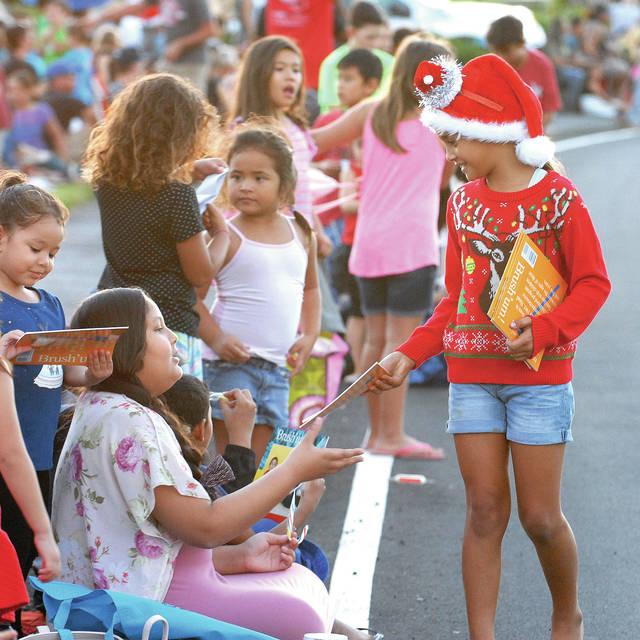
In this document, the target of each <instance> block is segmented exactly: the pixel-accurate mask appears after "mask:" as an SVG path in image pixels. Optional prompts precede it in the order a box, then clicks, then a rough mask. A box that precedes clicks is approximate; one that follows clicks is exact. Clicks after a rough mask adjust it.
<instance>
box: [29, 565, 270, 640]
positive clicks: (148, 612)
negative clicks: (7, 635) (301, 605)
mask: <svg viewBox="0 0 640 640" xmlns="http://www.w3.org/2000/svg"><path fill="white" fill-rule="evenodd" d="M30 580H31V584H32V585H33V587H34V588H35V589H37V590H38V591H42V593H43V600H44V606H45V607H46V609H47V616H48V618H49V620H51V621H53V626H54V629H55V630H56V631H60V630H64V629H69V630H71V631H101V632H106V634H107V635H106V640H113V634H114V633H116V634H117V635H120V636H126V637H127V638H130V640H139V638H141V637H142V629H143V627H144V624H145V622H146V621H147V620H148V618H150V617H151V616H154V615H160V616H162V617H163V618H164V619H165V620H166V621H167V622H168V623H169V638H170V639H175V638H200V640H274V638H272V637H271V636H266V635H264V634H263V633H258V632H257V631H251V630H250V629H243V628H242V627H237V626H235V625H233V624H228V623H226V622H220V621H219V620H215V619H213V618H209V617H207V616H203V615H201V614H199V613H193V612H192V611H186V610H184V609H179V608H178V607H173V606H171V605H169V604H164V603H162V602H156V601H155V600H149V599H148V598H141V597H139V596H133V595H129V594H127V593H120V592H118V591H112V590H110V589H96V590H95V591H92V590H91V589H88V588H87V587H83V586H81V585H77V584H71V583H69V582H59V581H53V582H41V581H40V580H38V579H37V578H34V577H31V578H30ZM161 636H162V627H161V626H160V625H155V626H154V627H153V628H152V630H151V634H150V636H149V640H160V639H161ZM61 637H62V634H61Z"/></svg>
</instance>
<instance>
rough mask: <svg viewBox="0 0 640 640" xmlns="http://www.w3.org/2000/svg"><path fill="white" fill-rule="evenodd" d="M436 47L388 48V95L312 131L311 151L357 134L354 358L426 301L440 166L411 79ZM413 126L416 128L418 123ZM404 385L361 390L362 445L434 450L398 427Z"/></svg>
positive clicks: (383, 350)
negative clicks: (358, 348) (360, 332)
mask: <svg viewBox="0 0 640 640" xmlns="http://www.w3.org/2000/svg"><path fill="white" fill-rule="evenodd" d="M449 55H450V52H449V51H448V50H447V49H446V48H445V47H444V46H442V45H440V44H438V43H435V42H432V41H429V40H426V39H425V38H424V37H423V36H420V35H416V36H411V37H409V38H406V39H405V40H404V41H403V43H402V45H401V47H400V49H399V50H398V52H397V54H396V61H395V65H394V69H393V76H392V78H391V84H390V88H389V94H388V95H387V96H386V97H385V98H383V99H382V100H381V101H380V102H378V103H372V102H365V103H360V104H358V105H356V106H355V107H353V108H351V109H350V110H349V111H347V112H346V113H345V115H344V116H342V117H341V118H340V119H338V120H336V121H334V122H332V123H331V124H329V125H327V126H325V127H322V128H320V129H314V130H312V135H313V137H314V139H315V141H316V144H317V145H318V148H319V150H320V151H323V150H324V149H326V148H329V147H333V146H336V145H337V144H344V143H346V142H348V141H349V140H352V139H355V138H358V137H360V136H362V137H363V158H362V160H363V162H362V185H361V189H360V206H359V209H358V224H357V225H356V231H355V236H354V240H353V249H352V252H351V257H350V260H349V270H350V272H351V273H353V274H354V275H355V276H357V280H358V288H359V290H360V298H361V303H362V311H363V314H364V320H365V343H364V348H363V353H362V365H363V367H365V368H366V367H368V366H369V365H370V364H372V363H374V362H376V361H378V360H380V359H381V358H382V357H383V356H384V355H386V354H387V353H390V352H391V351H392V350H393V349H394V348H395V346H394V342H393V340H394V336H395V337H397V338H402V339H406V338H407V337H408V336H409V335H410V334H411V332H412V331H413V330H414V329H415V328H416V327H417V326H419V325H420V324H422V322H423V320H424V316H425V314H426V312H427V311H428V310H429V308H430V306H431V299H432V295H433V276H434V271H435V268H436V266H437V265H438V262H439V254H438V235H437V219H438V206H439V195H440V187H441V185H443V184H446V183H447V182H448V179H449V175H450V171H451V169H450V167H449V166H448V165H446V163H445V154H444V150H443V149H442V146H441V145H440V143H439V141H438V138H437V136H436V134H435V133H433V132H431V131H429V130H427V129H425V128H424V127H422V125H421V124H420V120H419V115H420V111H419V105H418V98H417V96H416V94H415V92H414V83H413V77H414V75H415V72H416V69H417V68H418V65H419V64H420V62H422V61H423V60H429V59H431V58H434V57H437V56H449ZM421 127H422V129H421ZM406 391H407V387H406V384H405V385H403V386H402V387H399V388H398V389H396V390H395V391H393V392H392V393H390V394H385V395H383V396H373V395H372V394H369V395H368V397H367V400H368V404H369V433H368V435H367V437H366V438H365V443H364V445H365V447H366V448H367V449H368V450H369V451H370V452H371V453H379V454H387V455H394V456H397V457H406V458H422V459H433V458H442V457H443V453H442V450H441V449H436V448H434V447H432V446H431V445H429V444H428V443H426V442H421V441H420V440H418V439H416V438H413V437H411V436H409V435H408V434H407V433H406V432H405V429H404V402H405V397H406Z"/></svg>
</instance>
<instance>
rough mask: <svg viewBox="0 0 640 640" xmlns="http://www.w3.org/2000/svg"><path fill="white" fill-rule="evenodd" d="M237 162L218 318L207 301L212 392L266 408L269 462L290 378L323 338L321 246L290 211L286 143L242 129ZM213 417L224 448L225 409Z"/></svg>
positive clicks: (204, 332)
mask: <svg viewBox="0 0 640 640" xmlns="http://www.w3.org/2000/svg"><path fill="white" fill-rule="evenodd" d="M227 160H228V163H229V175H228V177H227V190H228V196H229V200H230V203H231V205H232V206H233V207H234V208H235V209H236V210H237V211H238V214H237V215H236V216H234V217H233V218H232V219H231V220H230V221H229V230H228V231H227V232H228V233H230V234H231V235H230V241H229V249H228V251H227V254H226V256H225V259H224V262H223V266H222V268H221V269H220V271H219V273H218V276H217V278H216V286H217V300H216V302H215V304H214V306H213V308H212V310H211V313H209V312H208V311H207V310H206V307H204V303H203V302H202V300H200V302H199V304H198V310H199V313H200V315H201V324H200V335H201V337H202V339H203V340H204V342H205V343H206V345H207V347H208V348H209V350H207V349H206V348H205V353H204V375H205V381H206V382H207V384H208V385H209V387H210V388H211V389H215V390H219V391H224V390H227V389H231V388H243V389H249V391H251V395H252V396H253V399H254V401H255V403H256V407H257V416H256V425H255V427H254V429H253V436H252V443H251V445H252V446H251V448H252V449H253V450H254V451H255V453H256V456H257V459H258V460H260V459H261V457H262V454H263V453H264V450H265V448H266V446H267V443H268V442H269V439H270V438H271V435H272V432H273V428H274V427H276V426H283V425H287V424H288V397H289V378H290V376H295V375H296V374H297V373H299V372H300V371H302V369H303V367H304V365H305V363H306V361H307V359H308V358H309V355H310V354H311V349H312V347H313V344H314V342H315V341H316V338H317V337H318V334H319V332H320V293H319V290H318V274H317V259H316V243H315V238H314V235H313V234H312V232H311V228H310V226H309V224H308V223H307V222H306V220H305V219H304V217H303V216H301V215H300V214H298V213H295V214H294V218H293V219H292V218H290V217H288V216H285V215H283V214H282V213H280V209H281V208H286V207H288V205H289V204H290V202H291V200H292V195H293V190H294V188H295V169H294V167H293V160H292V153H291V149H290V148H289V146H288V145H287V143H286V141H285V140H284V138H282V137H281V136H280V135H278V134H277V133H275V132H274V131H270V130H268V129H256V128H248V127H245V128H244V130H243V129H242V128H240V129H238V132H237V133H236V136H235V139H234V141H233V144H232V146H231V149H230V151H229V154H228V158H227ZM199 293H200V295H201V296H202V298H204V297H205V296H206V291H200V292H199ZM207 351H208V352H207ZM287 365H288V366H289V367H290V368H291V370H290V372H289V370H288V369H287V368H286V367H287ZM212 415H213V417H214V434H215V442H216V449H217V450H218V451H224V448H225V446H226V444H227V439H228V436H227V432H226V429H225V427H224V422H223V420H222V412H221V410H220V408H219V407H218V406H217V405H216V406H214V407H213V408H212Z"/></svg>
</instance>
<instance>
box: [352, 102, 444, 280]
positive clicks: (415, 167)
mask: <svg viewBox="0 0 640 640" xmlns="http://www.w3.org/2000/svg"><path fill="white" fill-rule="evenodd" d="M372 113H373V110H372ZM396 135H397V138H398V141H399V142H400V145H401V146H402V147H403V148H404V149H406V150H407V153H395V152H394V151H392V150H391V149H389V148H388V147H386V146H385V145H384V144H382V142H380V140H378V138H377V137H376V136H375V134H374V133H373V130H372V128H371V118H369V119H368V120H367V122H366V124H365V128H364V133H363V144H362V174H363V179H362V186H361V190H360V208H359V209H358V224H357V226H356V233H355V237H354V240H353V249H352V251H351V259H350V260H349V270H350V271H351V273H353V274H354V275H356V276H361V277H365V278H374V277H379V276H387V275H394V274H399V273H407V272H409V271H414V270H415V269H419V268H421V267H426V266H429V265H438V264H439V254H438V229H437V225H438V206H439V201H440V181H441V178H442V171H443V168H444V164H445V154H444V150H443V149H442V146H441V145H440V142H439V141H438V137H437V136H436V134H435V133H433V132H432V131H431V130H429V129H427V128H426V127H425V126H424V125H422V124H421V123H420V120H418V119H417V118H416V119H415V120H408V121H405V122H400V123H398V127H397V130H396Z"/></svg>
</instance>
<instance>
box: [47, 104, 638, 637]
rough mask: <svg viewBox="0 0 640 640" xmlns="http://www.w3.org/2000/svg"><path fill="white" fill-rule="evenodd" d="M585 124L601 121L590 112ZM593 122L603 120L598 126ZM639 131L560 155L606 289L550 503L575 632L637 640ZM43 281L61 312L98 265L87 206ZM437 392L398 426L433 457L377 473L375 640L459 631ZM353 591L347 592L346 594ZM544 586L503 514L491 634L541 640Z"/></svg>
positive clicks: (346, 416)
mask: <svg viewBox="0 0 640 640" xmlns="http://www.w3.org/2000/svg"><path fill="white" fill-rule="evenodd" d="M595 124H596V125H598V126H597V129H598V130H601V131H603V130H607V129H611V128H613V125H612V124H611V123H604V122H602V121H596V122H595ZM605 125H606V126H605ZM593 128H594V123H593V122H591V121H590V120H589V119H588V118H584V117H581V116H576V115H572V114H569V115H565V114H562V115H561V117H559V118H558V121H557V122H556V123H555V125H554V129H552V132H553V134H554V136H555V137H556V138H558V139H559V138H562V137H567V136H574V135H583V134H585V133H588V132H589V131H590V130H593ZM639 158H640V138H638V137H632V138H630V139H628V140H620V141H616V142H610V143H607V142H603V143H601V144H598V145H595V146H586V147H581V148H576V149H573V150H570V151H567V152H564V153H561V154H560V159H561V160H562V162H563V163H564V164H565V166H566V168H567V171H568V173H569V175H570V177H571V178H572V179H573V180H574V182H575V184H576V186H577V188H578V190H579V191H580V192H581V194H582V195H583V197H584V199H585V201H586V203H587V205H588V206H589V209H590V211H591V214H592V217H593V220H594V223H595V226H596V228H597V230H598V233H599V235H600V238H601V241H602V245H603V249H604V253H605V258H606V260H607V265H608V268H609V271H610V276H611V279H612V282H613V291H612V294H611V296H610V298H609V300H608V302H607V304H606V306H605V307H604V309H603V310H602V312H601V313H600V314H599V316H598V317H597V319H596V320H595V322H594V323H593V325H592V326H591V327H590V328H589V330H588V331H587V332H586V334H585V335H584V336H583V337H582V338H581V340H580V342H579V351H578V356H577V358H576V363H575V368H574V370H575V379H574V383H575V391H576V407H577V411H576V418H575V421H574V426H573V432H574V438H575V442H573V443H572V444H570V445H569V446H568V447H567V456H566V465H565V478H564V491H563V502H564V509H565V513H566V515H567V517H568V519H569V521H570V522H571V524H572V526H573V528H574V531H575V535H576V538H577V541H578V546H579V550H580V557H581V568H580V597H581V604H582V607H583V611H584V614H585V626H586V635H585V637H586V638H587V639H588V640H626V639H629V640H637V638H640V607H639V606H638V605H639V604H640V603H639V597H638V596H639V593H640V588H639V587H640V578H639V573H640V572H639V570H638V569H639V562H638V548H640V544H639V542H640V540H639V534H638V531H640V501H639V499H638V485H639V482H638V481H639V480H640V472H639V469H640V465H639V464H638V463H639V456H638V422H639V421H638V415H639V410H640V406H639V401H638V398H639V396H640V393H639V392H638V389H640V386H639V383H640V380H639V376H638V373H637V371H638V367H637V362H638V358H639V357H640V334H639V332H638V329H639V326H638V317H640V309H639V306H640V305H639V300H640V297H639V296H638V293H637V283H638V274H637V272H638V267H637V262H638V261H637V252H638V244H639V242H640V233H639V232H638V229H639V225H638V221H637V217H638V216H637V211H638V205H637V203H638V202H640V184H639V181H638V180H637V176H638V175H640V171H639V170H640V160H639ZM56 262H57V264H56V267H55V270H54V272H53V273H52V274H51V275H50V276H49V277H48V278H47V279H46V280H45V281H44V283H43V286H44V288H46V289H48V290H50V291H52V292H53V293H55V294H56V295H58V296H59V297H60V298H61V300H62V301H63V304H64V306H65V309H66V310H67V313H69V314H70V312H71V310H72V309H73V307H74V306H75V305H76V304H77V302H78V301H79V300H81V299H82V297H84V296H85V295H86V294H87V293H88V292H89V291H90V290H91V288H92V287H94V286H95V284H96V282H97V280H98V277H99V274H100V272H101V270H102V265H103V264H104V258H103V255H102V251H101V246H100V230H99V224H98V217H97V212H96V208H95V206H94V205H93V204H92V205H89V206H85V207H80V208H78V209H76V210H74V211H73V213H72V218H71V221H70V223H69V227H68V233H67V238H66V240H65V244H64V245H63V248H62V250H61V252H60V254H59V258H57V260H56ZM446 415H447V390H446V388H443V387H435V388H434V387H414V388H411V389H410V391H409V396H408V403H407V413H406V416H407V417H406V420H407V429H408V431H409V432H410V433H411V434H412V435H415V436H417V437H420V438H422V439H426V440H428V441H429V442H431V443H432V444H433V445H435V446H439V447H443V448H444V449H445V452H446V454H447V459H446V460H444V461H430V462H424V461H410V460H396V461H395V462H394V464H393V471H392V473H394V474H395V473H400V472H402V473H420V474H424V475H425V476H427V478H428V480H429V481H428V482H427V484H424V485H421V486H408V485H399V484H395V483H390V485H389V493H388V497H387V503H386V516H385V519H384V526H383V528H382V536H381V539H380V546H379V551H378V560H377V563H376V570H375V576H374V580H373V590H372V595H371V615H370V623H371V626H372V627H375V628H376V629H379V630H381V631H384V632H385V634H386V636H385V637H386V638H387V639H393V640H412V639H416V640H425V639H429V638H433V639H438V640H440V639H446V638H465V637H467V635H466V633H467V632H466V621H465V609H464V598H463V593H462V584H461V577H460V542H461V537H462V529H463V522H464V512H465V503H464V492H463V487H462V482H461V480H460V478H459V474H458V471H457V467H456V464H455V454H454V450H453V445H452V441H451V438H450V437H449V436H447V434H446V433H445V432H444V423H445V420H446ZM366 424H367V419H366V408H365V402H364V400H363V399H361V398H358V399H356V400H355V401H354V402H352V403H351V404H350V405H349V406H348V407H347V408H345V409H344V410H341V411H339V412H337V413H336V414H334V415H332V416H331V417H330V418H329V419H328V420H327V423H326V427H325V430H326V432H327V433H328V434H329V435H330V444H331V445H332V446H348V447H351V446H355V445H357V444H359V443H360V442H361V440H362V438H363V437H364V433H365V429H366ZM352 478H353V471H347V472H343V473H341V474H339V475H337V476H333V477H331V478H329V479H328V482H327V491H326V494H325V497H324V498H323V500H322V502H321V504H320V505H319V507H318V510H317V512H316V514H314V517H313V520H312V522H311V529H310V534H309V535H310V538H311V539H312V540H314V541H315V542H317V543H318V544H320V545H321V546H322V547H323V549H324V550H325V551H326V553H327V555H328V557H329V559H330V561H332V562H333V561H334V560H335V558H336V553H337V550H338V543H339V540H340V535H341V531H342V525H343V520H344V516H345V511H346V509H347V504H348V501H349V494H350V490H351V481H352ZM354 595H356V596H357V595H361V594H354ZM550 611H551V605H550V600H549V596H548V592H547V589H546V586H545V583H544V580H543V577H542V574H541V571H540V569H539V565H538V562H537V559H536V556H535V553H534V550H533V547H532V545H531V544H530V542H529V541H528V539H527V538H526V536H525V535H524V533H523V532H522V529H521V528H520V526H519V523H518V521H517V514H516V513H515V509H514V513H513V517H512V522H511V524H510V526H509V529H508V531H507V534H506V536H505V542H504V563H503V581H502V587H501V594H500V604H499V609H498V617H497V638H499V639H503V640H507V639H509V640H539V639H541V638H548V628H549V616H550Z"/></svg>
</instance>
